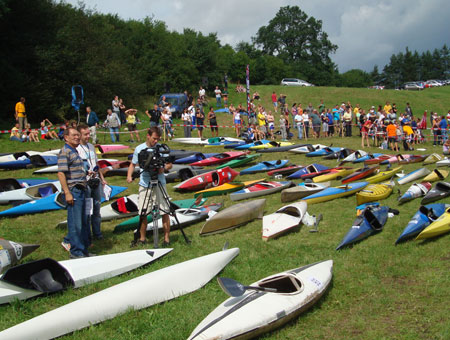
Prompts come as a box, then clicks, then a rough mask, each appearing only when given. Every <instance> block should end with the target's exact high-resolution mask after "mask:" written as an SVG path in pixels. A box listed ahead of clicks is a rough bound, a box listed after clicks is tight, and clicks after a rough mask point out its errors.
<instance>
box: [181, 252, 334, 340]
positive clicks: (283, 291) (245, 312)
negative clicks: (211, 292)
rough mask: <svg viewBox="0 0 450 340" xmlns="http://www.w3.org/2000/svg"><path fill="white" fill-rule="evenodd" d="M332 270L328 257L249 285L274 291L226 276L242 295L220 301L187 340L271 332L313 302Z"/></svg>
mask: <svg viewBox="0 0 450 340" xmlns="http://www.w3.org/2000/svg"><path fill="white" fill-rule="evenodd" d="M332 272H333V261H332V260H327V261H322V262H317V263H314V264H310V265H307V266H304V267H299V268H296V269H292V270H288V271H285V272H281V273H278V274H275V275H271V276H268V277H266V278H264V279H261V280H259V281H257V282H255V283H253V284H252V285H251V286H256V287H261V288H273V289H276V292H266V291H256V290H252V289H248V288H246V287H245V286H243V285H242V284H241V283H237V282H236V281H234V280H230V279H228V280H229V281H232V282H233V283H232V284H231V286H233V287H236V286H237V287H238V289H237V290H238V294H239V295H241V296H238V297H230V298H229V299H227V300H225V301H224V302H223V303H221V304H220V305H219V306H218V307H217V308H216V309H214V310H213V311H212V312H211V313H210V314H209V315H208V316H207V317H206V318H205V319H204V320H203V321H202V322H201V323H200V324H199V325H198V326H197V327H196V328H195V329H194V330H193V331H192V333H191V335H190V336H189V337H188V340H205V339H250V338H254V337H258V336H259V335H261V334H263V333H266V332H270V331H272V330H273V329H275V328H278V327H280V326H282V325H284V324H285V323H287V322H289V321H291V320H293V319H295V318H296V317H298V316H299V315H300V314H301V313H302V312H304V311H306V310H307V309H308V308H309V307H311V306H313V305H314V304H315V303H316V302H317V301H318V300H319V299H320V298H321V297H322V296H323V295H324V293H325V292H326V290H327V288H328V287H329V286H330V283H331V279H332ZM225 280H227V279H226V278H221V279H219V283H221V285H225V284H226V283H225ZM223 289H224V290H225V289H226V288H223ZM227 290H228V289H227ZM228 294H230V293H228ZM233 295H237V294H233ZM305 327H306V325H305Z"/></svg>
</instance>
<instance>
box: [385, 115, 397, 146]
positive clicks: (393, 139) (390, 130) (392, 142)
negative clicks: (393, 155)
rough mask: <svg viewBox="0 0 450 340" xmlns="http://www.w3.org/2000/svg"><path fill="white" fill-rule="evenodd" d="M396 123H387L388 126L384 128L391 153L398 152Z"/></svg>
mask: <svg viewBox="0 0 450 340" xmlns="http://www.w3.org/2000/svg"><path fill="white" fill-rule="evenodd" d="M396 124H397V122H395V124H394V122H393V121H389V124H388V126H387V127H386V133H387V137H388V143H389V146H390V148H391V150H393V151H399V149H398V141H397V126H396Z"/></svg>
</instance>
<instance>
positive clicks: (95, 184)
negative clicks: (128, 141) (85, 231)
mask: <svg viewBox="0 0 450 340" xmlns="http://www.w3.org/2000/svg"><path fill="white" fill-rule="evenodd" d="M77 130H78V131H79V132H80V135H81V137H80V145H78V146H77V151H78V154H79V155H80V157H81V159H82V160H83V163H84V169H85V170H86V180H87V190H86V200H89V199H90V198H91V199H92V215H90V216H88V226H89V240H91V239H92V237H93V238H94V239H96V240H102V239H103V235H102V232H101V230H100V224H101V216H100V206H101V201H102V190H103V185H104V184H107V183H106V181H105V179H104V178H103V174H102V173H101V172H99V169H98V165H97V155H96V154H95V148H94V146H93V145H92V144H91V143H89V139H90V138H91V131H90V129H89V126H87V125H86V124H79V125H78V127H77ZM91 230H92V237H91Z"/></svg>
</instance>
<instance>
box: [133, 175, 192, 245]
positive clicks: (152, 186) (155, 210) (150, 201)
mask: <svg viewBox="0 0 450 340" xmlns="http://www.w3.org/2000/svg"><path fill="white" fill-rule="evenodd" d="M153 194H154V195H153ZM160 195H162V197H160ZM161 200H164V202H165V203H166V205H167V206H168V207H169V209H168V211H165V210H163V209H161V211H162V212H163V213H166V214H168V215H169V216H172V217H173V218H174V219H175V222H176V224H175V226H178V228H179V229H180V231H181V233H182V234H183V237H184V240H185V241H186V243H188V244H189V243H190V241H189V239H188V238H187V236H186V234H185V233H184V230H183V227H182V226H181V224H180V221H179V220H178V217H177V214H176V212H175V209H174V207H173V205H172V204H171V203H170V200H169V195H168V194H167V192H166V190H165V189H164V187H163V186H162V184H161V183H160V182H159V181H158V179H151V180H150V183H149V186H148V187H147V189H146V192H145V196H144V204H145V203H146V202H147V204H145V205H143V207H142V210H141V213H140V215H139V227H138V230H137V233H135V234H134V239H135V241H136V240H137V238H139V235H140V234H139V233H140V228H141V225H142V222H143V221H144V220H146V219H147V211H148V209H149V208H150V209H151V211H150V214H151V216H152V223H153V246H154V248H158V242H159V229H158V215H159V210H160V208H159V204H160V202H161ZM161 223H162V219H161ZM169 223H170V222H169Z"/></svg>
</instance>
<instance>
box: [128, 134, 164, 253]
mask: <svg viewBox="0 0 450 340" xmlns="http://www.w3.org/2000/svg"><path fill="white" fill-rule="evenodd" d="M160 139H161V132H160V131H159V128H158V127H151V128H150V129H148V132H147V137H146V141H145V143H142V144H140V145H138V146H137V147H136V149H135V150H134V153H133V159H132V160H131V164H130V167H129V168H128V173H127V182H128V183H131V182H133V172H134V169H135V167H136V164H138V156H139V153H140V152H141V151H143V150H145V149H147V148H154V147H155V146H156V145H157V144H158V142H159V141H160ZM171 168H172V164H171V163H166V164H165V166H164V168H160V169H158V183H160V184H161V187H162V188H160V186H159V185H158V186H157V187H156V188H155V190H154V191H153V193H152V196H151V198H153V200H156V203H157V204H159V210H160V215H161V216H162V223H163V229H164V242H163V245H164V246H168V245H169V244H170V237H169V234H170V218H169V215H168V213H169V211H170V209H169V206H168V205H167V202H166V201H165V200H164V199H162V197H163V192H161V191H166V177H165V176H164V170H170V169H171ZM149 186H150V173H149V172H148V171H142V172H141V175H140V178H139V199H138V202H139V215H140V216H141V220H140V227H139V238H138V239H136V240H135V241H133V242H132V243H131V246H132V247H136V246H138V245H145V244H147V239H146V231H147V215H148V214H149V213H150V212H151V209H152V207H151V206H149V201H150V188H149Z"/></svg>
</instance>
